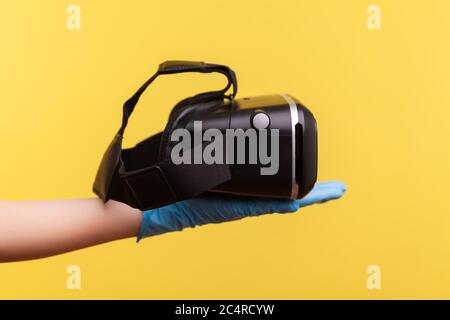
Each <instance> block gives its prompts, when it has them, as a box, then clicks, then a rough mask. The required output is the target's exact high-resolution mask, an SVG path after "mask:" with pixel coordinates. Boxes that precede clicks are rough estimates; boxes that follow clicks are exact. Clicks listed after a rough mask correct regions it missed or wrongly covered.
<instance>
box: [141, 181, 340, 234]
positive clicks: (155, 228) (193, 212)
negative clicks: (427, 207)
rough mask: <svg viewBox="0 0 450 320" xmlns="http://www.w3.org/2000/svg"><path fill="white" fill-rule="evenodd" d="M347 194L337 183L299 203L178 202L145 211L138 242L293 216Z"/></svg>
mask: <svg viewBox="0 0 450 320" xmlns="http://www.w3.org/2000/svg"><path fill="white" fill-rule="evenodd" d="M345 190H346V187H345V184H344V183H342V182H338V181H330V182H322V183H317V184H316V185H315V186H314V188H313V189H312V190H311V192H310V193H309V194H308V195H307V196H306V197H304V198H303V199H300V200H277V199H266V198H252V197H242V196H233V195H221V194H209V195H207V196H203V197H200V198H194V199H189V200H184V201H180V202H177V203H174V204H171V205H168V206H165V207H161V208H157V209H152V210H148V211H144V217H143V220H142V224H141V228H140V231H139V234H138V239H137V240H138V241H139V240H141V239H142V238H146V237H150V236H154V235H158V234H162V233H166V232H171V231H181V230H183V229H184V228H193V227H195V226H201V225H204V224H208V223H221V222H226V221H233V220H238V219H242V218H245V217H251V216H259V215H262V214H266V213H275V212H277V213H288V212H296V211H297V210H298V209H299V208H302V207H305V206H309V205H312V204H315V203H322V202H326V201H328V200H332V199H339V198H340V197H342V195H343V194H344V192H345Z"/></svg>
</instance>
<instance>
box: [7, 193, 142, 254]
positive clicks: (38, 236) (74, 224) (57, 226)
mask: <svg viewBox="0 0 450 320" xmlns="http://www.w3.org/2000/svg"><path fill="white" fill-rule="evenodd" d="M141 219H142V212H141V211H140V210H137V209H133V208H131V207H129V206H127V205H125V204H123V203H120V202H117V201H112V200H110V201H108V202H107V203H106V204H104V203H103V202H102V201H101V200H100V199H98V198H90V199H68V200H26V201H0V262H7V261H18V260H26V259H34V258H41V257H46V256H50V255H55V254H59V253H64V252H68V251H73V250H76V249H80V248H85V247H89V246H92V245H96V244H100V243H104V242H108V241H113V240H118V239H123V238H128V237H133V236H135V235H136V234H137V233H138V230H139V226H140V223H141Z"/></svg>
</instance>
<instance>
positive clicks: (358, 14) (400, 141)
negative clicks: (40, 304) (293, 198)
mask: <svg viewBox="0 0 450 320" xmlns="http://www.w3.org/2000/svg"><path fill="white" fill-rule="evenodd" d="M73 3H75V4H77V5H78V6H79V7H80V8H81V30H72V31H71V30H68V29H67V27H66V19H67V17H68V14H67V13H66V9H67V7H68V6H69V5H70V4H72V2H69V1H61V0H59V1H54V0H45V1H44V0H42V1H32V0H29V1H2V2H1V4H0V35H1V37H0V41H1V50H0V105H1V116H0V136H1V138H0V146H1V154H2V156H1V157H0V176H1V184H0V194H1V198H4V199H56V198H78V197H92V196H93V193H92V192H91V185H92V181H93V178H94V176H95V173H96V170H97V166H98V164H99V161H100V157H101V155H102V153H103V152H104V150H105V148H106V146H107V144H108V143H109V141H110V140H111V139H112V136H113V134H114V133H115V131H116V130H117V128H118V126H119V122H120V118H121V108H122V103H123V102H124V101H125V100H126V99H127V98H128V97H130V96H131V94H132V93H134V91H135V90H136V89H137V88H138V87H139V86H140V85H141V84H142V83H143V82H144V81H145V80H146V79H147V78H148V77H149V76H150V75H151V74H153V72H154V71H155V69H156V67H157V65H158V63H160V62H162V61H164V60H167V59H185V60H204V61H208V62H216V63H222V64H227V65H230V66H231V67H232V68H233V69H234V70H235V71H236V72H237V74H238V79H239V85H240V88H239V89H240V90H239V95H240V96H248V95H257V94H268V93H284V92H287V93H291V94H293V95H294V96H296V97H297V98H299V99H300V100H301V101H302V102H303V103H304V104H306V105H307V106H309V108H310V109H311V110H312V111H313V112H314V114H315V116H316V118H317V120H318V125H319V135H320V136H319V138H320V142H319V143H320V146H319V152H320V157H319V179H320V180H329V179H341V180H343V181H345V182H346V183H347V185H348V191H347V194H346V195H345V197H344V198H343V199H342V200H340V201H336V202H332V203H328V204H324V205H320V206H314V207H309V208H306V209H304V210H301V211H300V212H299V213H298V214H297V215H284V216H283V215H272V216H264V217H260V218H252V219H247V220H244V221H239V222H232V223H227V224H221V225H210V226H205V227H201V228H197V229H193V230H186V231H184V232H179V233H172V234H166V235H163V236H158V237H154V238H150V239H146V240H144V241H142V242H141V243H140V244H139V245H136V244H135V241H134V240H133V239H129V240H125V241H119V242H115V243H109V244H105V245H102V246H98V247H94V248H90V249H86V250H81V251H78V252H73V253H69V254H65V255H61V256H57V257H52V258H48V259H43V260H38V261H31V262H21V263H9V264H2V265H0V298H69V299H71V298H138V299H141V298H211V299H215V298H275V299H278V298H288V299H291V298H358V299H360V298H361V299H366V298H376V299H378V298H450V273H449V270H450V210H449V200H450V197H449V189H450V188H449V184H450V170H449V163H450V148H449V147H450V143H449V137H450V125H449V118H450V96H449V85H450V58H449V57H450V42H449V31H450V19H449V18H448V17H449V13H450V2H449V1H447V0H442V1H439V0H431V1H388V0H377V1H376V2H371V1H363V0H354V1H331V0H330V1H324V0H320V1H319V0H316V1H303V0H302V1H300V0H292V1H284V0H278V1H273V0H271V1H267V0H258V1H242V0H241V1H236V0H227V1H211V0H205V1H144V0H142V1H138V0H129V1H118V0H117V1H88V0H76V1H74V2H73ZM372 3H373V4H377V5H379V6H380V7H381V10H382V29H381V30H378V31H377V30H368V29H367V27H366V19H367V16H368V15H367V13H366V9H367V7H368V6H369V5H370V4H372ZM222 83H223V79H222V78H221V77H220V76H214V75H212V76H201V75H183V76H178V77H176V76H175V77H165V78H162V79H159V80H158V81H157V84H155V85H154V86H153V87H152V88H151V90H150V91H149V92H148V93H146V94H145V96H144V97H143V99H142V100H141V102H140V104H139V105H138V108H137V110H136V113H135V114H134V115H133V117H132V119H131V121H130V125H129V130H127V135H126V141H125V142H126V145H132V144H134V143H135V142H137V141H139V140H140V139H141V138H144V137H146V136H148V135H149V134H151V133H155V132H157V131H159V130H161V129H162V128H163V127H164V124H165V121H166V119H167V116H168V113H169V110H170V109H171V107H172V106H173V105H174V103H175V102H176V101H178V100H179V99H181V98H184V97H186V96H188V95H191V94H194V93H197V92H200V91H203V90H205V89H215V88H216V87H217V86H218V85H222ZM150 92H151V94H150ZM70 264H77V265H79V266H80V267H81V290H79V291H77V290H68V289H67V288H66V278H67V274H66V268H67V266H68V265H70ZM372 264H376V265H379V266H380V267H381V272H382V289H381V290H368V289H367V287H366V279H367V276H368V275H367V274H366V268H367V266H369V265H372Z"/></svg>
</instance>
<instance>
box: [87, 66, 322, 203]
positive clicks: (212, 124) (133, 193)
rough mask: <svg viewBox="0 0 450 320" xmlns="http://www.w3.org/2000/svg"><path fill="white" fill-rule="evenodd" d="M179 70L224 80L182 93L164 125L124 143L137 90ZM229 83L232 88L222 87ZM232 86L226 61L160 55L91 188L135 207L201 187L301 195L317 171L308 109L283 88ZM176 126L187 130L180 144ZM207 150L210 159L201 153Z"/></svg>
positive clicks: (130, 107) (184, 196) (189, 193)
mask: <svg viewBox="0 0 450 320" xmlns="http://www.w3.org/2000/svg"><path fill="white" fill-rule="evenodd" d="M182 72H202V73H210V72H218V73H221V74H223V75H225V76H226V77H227V79H228V84H227V86H226V87H225V88H224V89H222V90H219V91H211V92H205V93H201V94H198V95H195V96H193V97H189V98H186V99H184V100H182V101H180V102H179V103H178V104H177V105H176V106H175V107H174V108H173V109H172V111H171V113H170V116H169V120H168V123H167V125H166V128H165V130H164V131H163V132H161V133H158V134H156V135H154V136H151V137H149V138H147V139H145V140H143V141H141V142H140V143H138V144H137V145H136V146H135V147H133V148H129V149H122V139H123V134H124V131H125V128H126V125H127V123H128V118H129V116H130V115H131V113H132V112H133V109H134V107H135V105H136V104H137V102H138V100H139V97H140V96H141V94H142V93H143V92H144V91H145V89H146V88H147V87H148V86H149V85H150V84H151V83H152V82H153V81H154V80H155V79H156V78H157V77H158V76H159V75H162V74H172V73H182ZM230 88H232V94H231V95H227V94H226V93H227V91H228V90H229V89H230ZM236 93H237V80H236V76H235V74H234V72H233V71H232V70H231V69H230V68H228V67H227V66H223V65H216V64H206V63H203V62H189V61H167V62H164V63H162V64H161V65H160V66H159V69H158V71H157V72H156V74H155V75H154V76H152V77H151V78H150V79H149V80H148V81H147V82H146V83H144V85H143V86H142V87H141V88H140V89H139V90H138V91H137V92H136V93H135V94H134V95H133V96H132V97H131V98H130V99H129V100H128V101H127V102H126V103H125V104H124V107H123V118H122V126H121V127H120V129H119V131H118V132H117V134H116V135H115V136H114V138H113V141H112V142H111V143H110V145H109V147H108V149H107V150H106V152H105V154H104V156H103V158H102V161H101V164H100V167H99V170H98V172H97V176H96V179H95V182H94V187H93V190H94V192H95V193H96V194H97V195H98V196H99V197H100V198H101V199H102V200H103V201H104V202H106V201H107V200H109V199H114V200H117V201H121V202H124V203H127V204H128V205H130V206H132V207H135V208H139V209H141V210H148V209H152V208H156V207H160V206H163V205H167V204H170V203H174V202H176V201H180V200H184V199H189V198H192V197H196V196H199V195H201V194H204V193H206V192H223V193H231V194H236V195H243V196H259V197H272V198H284V199H296V198H301V197H303V196H305V195H306V194H307V193H308V192H309V191H310V190H311V189H312V187H313V186H314V183H315V182H316V177H317V128H316V121H315V119H314V117H313V115H312V114H311V112H310V111H309V110H308V109H306V108H305V107H304V106H303V105H301V104H300V103H299V102H298V101H297V100H296V99H295V98H293V97H292V96H289V95H270V96H259V97H251V98H242V99H235V96H236ZM199 126H200V129H199ZM179 129H182V130H184V132H183V131H182V130H181V133H184V134H189V135H190V136H191V137H193V139H191V140H190V141H189V143H188V144H186V143H185V144H184V148H183V149H182V151H181V152H180V151H179V150H180V138H181V136H182V135H180V134H179V133H180V130H179ZM177 130H178V131H177ZM212 133H214V134H215V136H214V137H215V138H214V139H213V138H212V136H213V135H212ZM177 135H178V139H177ZM206 136H209V138H208V137H206ZM219 136H220V137H219ZM198 137H200V140H199V139H196V138H198ZM205 137H206V138H207V139H204V138H205ZM219 138H220V139H219ZM219 140H221V141H222V147H221V146H220V144H218V143H217V142H218V141H219ZM184 142H186V141H184ZM230 142H231V143H230ZM213 144H215V148H213ZM264 144H265V145H264ZM221 148H222V149H221ZM207 150H209V151H210V152H209V153H208V152H206V151H207ZM242 150H244V155H243V154H242ZM175 151H177V152H175ZM255 152H256V154H255ZM205 153H208V154H209V155H210V156H212V157H214V159H216V161H208V160H207V159H201V158H199V157H203V156H204V155H205ZM218 153H222V156H218ZM230 154H231V155H230ZM174 155H175V156H177V159H176V160H175V161H174ZM255 156H256V157H255ZM255 158H256V161H255ZM180 159H184V160H190V161H184V162H183V161H179V160H180ZM218 159H219V161H217V160H218ZM268 160H269V161H268Z"/></svg>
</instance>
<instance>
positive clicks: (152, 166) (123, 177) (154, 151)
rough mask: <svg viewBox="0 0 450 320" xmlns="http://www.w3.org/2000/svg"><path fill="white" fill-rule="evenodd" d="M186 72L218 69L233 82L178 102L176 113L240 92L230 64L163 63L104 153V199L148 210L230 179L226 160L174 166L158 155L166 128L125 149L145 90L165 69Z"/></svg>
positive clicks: (99, 188)
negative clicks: (129, 126) (125, 135)
mask: <svg viewBox="0 0 450 320" xmlns="http://www.w3.org/2000/svg"><path fill="white" fill-rule="evenodd" d="M182 72H202V73H210V72H219V73H221V74H224V75H225V76H226V77H227V79H228V84H227V86H226V87H225V88H224V89H222V90H219V91H212V92H206V93H202V94H199V95H196V96H193V97H191V98H187V99H185V100H183V101H181V102H180V103H178V104H177V106H176V108H177V110H174V111H176V112H179V111H180V110H181V109H182V108H183V107H187V106H190V105H193V104H196V105H198V106H199V107H200V108H201V107H202V105H204V108H205V109H207V108H209V107H208V103H211V101H214V100H217V101H219V100H223V99H224V98H228V99H230V100H232V99H233V98H234V96H235V95H236V92H237V81H236V76H235V74H234V72H233V71H232V70H231V69H230V68H228V67H226V66H222V65H216V64H206V63H203V62H188V61H167V62H164V63H162V64H161V65H160V66H159V69H158V71H157V72H156V74H154V75H153V76H152V77H151V78H150V79H149V80H148V81H147V82H145V83H144V84H143V85H142V86H141V87H140V88H139V90H138V91H137V92H136V93H135V94H134V95H133V96H132V97H131V98H130V99H128V100H127V102H125V104H124V107H123V118H122V125H121V127H120V129H119V131H118V132H117V134H116V136H115V137H114V139H113V141H112V142H111V144H110V145H109V147H108V149H107V150H106V152H105V154H104V156H103V159H102V163H101V164H100V169H99V171H98V173H97V176H96V180H95V183H94V192H95V193H96V194H97V195H98V196H99V197H100V198H101V199H102V200H103V201H104V202H106V201H107V200H109V199H114V200H117V201H121V202H124V203H127V204H129V205H130V206H132V207H135V208H139V209H141V210H149V209H153V208H157V207H161V206H164V205H167V204H170V203H174V202H176V201H180V200H184V199H189V198H192V197H195V196H198V195H200V194H202V193H205V192H207V191H208V190H209V189H211V188H213V187H215V186H218V185H220V184H222V183H224V182H226V181H228V180H230V179H231V173H230V169H229V167H228V166H227V165H224V164H179V165H175V164H174V163H173V162H172V161H171V159H169V158H167V157H166V158H162V159H161V158H159V157H158V152H159V146H160V144H161V139H162V137H163V133H159V134H157V135H155V136H152V137H150V138H148V139H146V140H144V141H142V142H140V143H139V144H137V145H136V146H135V147H134V148H131V149H125V150H122V138H123V133H124V131H125V128H126V126H127V124H128V119H129V117H130V115H131V113H132V112H133V110H134V107H135V106H136V104H137V102H138V101H139V98H140V96H141V95H142V93H143V92H144V91H145V89H146V88H147V87H148V86H149V85H150V84H151V83H152V82H153V81H154V80H155V79H156V78H157V77H158V76H159V75H160V74H173V73H182ZM231 86H232V87H233V93H232V95H230V96H226V95H225V93H226V92H227V90H228V89H229V88H230V87H231ZM191 154H192V153H191ZM149 158H150V159H151V161H149V160H148V159H149ZM125 164H126V165H125Z"/></svg>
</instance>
